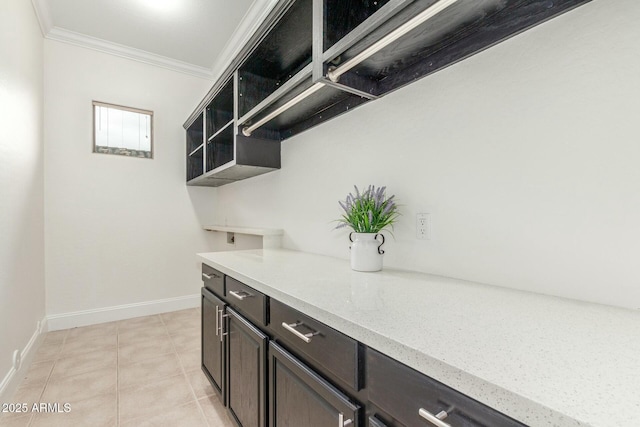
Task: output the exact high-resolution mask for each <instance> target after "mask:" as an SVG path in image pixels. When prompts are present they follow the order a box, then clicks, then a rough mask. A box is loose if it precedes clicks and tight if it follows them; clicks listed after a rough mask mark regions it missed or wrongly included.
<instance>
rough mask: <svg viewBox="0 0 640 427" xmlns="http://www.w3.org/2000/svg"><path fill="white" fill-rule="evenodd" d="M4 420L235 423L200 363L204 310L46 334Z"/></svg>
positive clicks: (228, 426) (190, 426)
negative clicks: (42, 407) (48, 406)
mask: <svg viewBox="0 0 640 427" xmlns="http://www.w3.org/2000/svg"><path fill="white" fill-rule="evenodd" d="M13 402H14V403H26V404H27V406H28V408H29V409H31V408H32V407H33V403H34V402H44V403H58V404H59V407H60V410H61V411H62V410H63V408H64V407H63V405H64V404H65V403H69V404H70V411H69V412H67V413H64V412H60V413H56V412H54V413H51V412H49V413H46V412H29V413H27V414H24V413H23V414H17V413H13V414H7V413H5V414H2V416H1V417H0V426H2V427H5V426H7V427H8V426H11V427H14V426H15V427H18V426H19V427H26V426H34V427H40V426H46V427H56V426H73V427H78V426H91V427H99V426H123V427H125V426H126V427H129V426H168V427H169V426H170V427H174V426H186V427H199V426H202V427H207V426H209V427H232V426H234V424H233V423H232V422H231V420H230V418H229V416H228V414H227V411H226V410H225V408H224V407H223V406H222V404H221V403H220V400H219V399H218V396H217V394H215V393H214V391H213V388H212V387H211V385H210V384H209V382H208V381H207V379H206V377H205V376H204V374H203V373H202V371H201V369H200V309H198V308H194V309H190V310H181V311H174V312H171V313H164V314H160V315H154V316H146V317H138V318H135V319H129V320H122V321H119V322H110V323H103V324H99V325H93V326H86V327H82V328H74V329H67V330H63V331H55V332H49V333H47V335H46V337H45V339H44V342H43V343H42V345H41V346H40V348H39V349H38V352H37V353H36V356H35V358H34V361H33V363H32V365H31V367H30V369H29V371H28V372H27V375H26V377H25V378H24V380H23V382H22V384H21V385H20V388H19V389H18V390H17V391H16V394H15V395H14V397H13Z"/></svg>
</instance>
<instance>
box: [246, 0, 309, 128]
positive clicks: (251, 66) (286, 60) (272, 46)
mask: <svg viewBox="0 0 640 427" xmlns="http://www.w3.org/2000/svg"><path fill="white" fill-rule="evenodd" d="M289 3H290V5H289V7H288V8H287V9H286V11H285V12H284V13H282V16H281V17H280V18H279V19H278V21H277V22H276V23H275V25H274V26H273V28H271V29H270V31H269V32H268V34H267V35H266V36H265V37H264V39H263V40H262V41H261V42H260V43H259V44H258V45H257V46H256V48H255V50H254V51H253V52H252V53H251V54H250V55H249V57H248V58H247V59H246V60H245V62H244V64H242V65H241V66H240V68H239V69H238V116H239V117H240V118H241V120H243V119H242V118H243V117H246V116H247V115H248V114H251V113H252V110H255V109H256V107H258V110H259V109H260V107H259V106H260V104H261V103H262V102H263V101H265V99H266V98H268V97H269V96H270V95H272V94H273V93H275V92H277V91H278V90H279V89H280V88H281V87H282V86H283V85H285V84H286V83H287V82H288V81H289V80H291V79H292V78H294V77H296V75H297V74H298V73H300V72H303V70H305V69H306V68H307V65H309V64H311V46H312V42H313V33H312V4H313V0H297V1H295V2H289ZM305 72H306V73H307V74H308V75H310V72H308V71H304V72H303V73H305ZM253 114H255V112H253Z"/></svg>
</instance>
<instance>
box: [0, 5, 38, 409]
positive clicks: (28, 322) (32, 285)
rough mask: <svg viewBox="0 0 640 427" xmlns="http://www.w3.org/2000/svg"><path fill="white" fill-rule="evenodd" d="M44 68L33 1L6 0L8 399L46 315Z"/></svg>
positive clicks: (2, 90) (0, 111)
mask: <svg viewBox="0 0 640 427" xmlns="http://www.w3.org/2000/svg"><path fill="white" fill-rule="evenodd" d="M42 70H43V68H42V34H41V33H40V28H39V26H38V21H37V20H36V17H35V14H34V11H33V8H32V6H31V2H28V1H24V0H3V1H1V2H0V401H4V402H6V401H7V400H4V399H3V393H6V394H7V396H8V395H9V394H10V393H11V390H10V388H12V387H11V383H10V380H11V378H13V377H14V376H15V375H13V374H14V373H13V371H12V354H13V351H14V350H21V351H24V350H25V348H26V347H27V346H28V344H29V343H30V340H31V338H32V337H33V336H35V333H36V323H37V322H38V321H41V320H43V319H44V315H45V302H44V301H45V286H44V195H43V192H44V190H43V145H42V144H43V138H42V105H43V100H42V72H43V71H42ZM25 357H26V355H25ZM3 378H4V380H3ZM16 384H17V383H14V385H16Z"/></svg>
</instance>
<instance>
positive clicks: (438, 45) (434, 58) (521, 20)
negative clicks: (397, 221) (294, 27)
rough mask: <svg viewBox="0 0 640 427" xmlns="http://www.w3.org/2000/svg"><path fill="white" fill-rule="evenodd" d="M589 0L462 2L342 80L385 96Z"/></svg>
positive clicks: (378, 32)
mask: <svg viewBox="0 0 640 427" xmlns="http://www.w3.org/2000/svg"><path fill="white" fill-rule="evenodd" d="M587 1H589V0H556V1H549V0H459V1H458V2H457V3H455V4H453V5H452V6H450V7H449V8H447V9H445V10H444V11H443V12H441V13H439V14H438V15H436V16H434V17H433V18H431V19H429V20H428V21H426V22H425V23H423V24H421V25H420V26H418V27H417V28H415V29H414V30H412V31H411V32H410V33H408V34H406V35H405V36H403V37H402V38H400V39H399V40H397V41H395V42H393V43H391V44H390V45H388V46H387V47H385V48H384V49H383V50H381V51H380V52H378V53H376V54H374V55H373V56H371V57H369V58H368V59H366V60H364V61H363V62H362V63H360V64H359V65H358V66H356V67H355V68H353V69H352V70H351V71H349V72H348V73H346V74H344V75H343V76H342V78H341V82H344V83H345V84H349V85H350V86H353V87H355V88H357V89H358V90H361V91H363V92H366V93H370V94H372V95H376V96H381V95H384V94H385V93H387V92H389V91H391V90H394V89H397V88H399V87H402V86H404V85H406V84H408V83H411V82H413V81H415V80H417V79H419V78H421V77H424V76H426V75H428V74H431V73H433V72H435V71H437V70H439V69H442V68H444V67H446V66H448V65H451V64H453V63H455V62H457V61H460V60H462V59H464V58H466V57H468V56H470V55H472V54H474V53H477V52H480V51H482V50H484V49H486V48H488V47H490V46H493V45H494V44H496V43H498V42H500V41H502V40H505V39H507V38H508V37H511V36H513V35H515V34H518V33H520V32H522V31H524V30H526V29H528V28H530V27H532V26H534V25H536V24H539V23H542V22H544V21H546V20H548V19H550V18H552V17H554V16H556V15H558V14H560V13H563V12H565V11H567V10H570V9H572V8H574V7H576V6H578V5H580V4H582V3H586V2H587ZM433 3H435V0H423V1H416V2H414V3H412V4H410V5H409V6H407V7H406V8H404V9H403V10H402V11H400V12H398V13H397V14H396V15H395V16H394V17H393V18H391V19H390V20H389V21H387V22H385V23H384V24H382V25H381V26H379V27H378V28H376V29H375V30H374V31H373V32H371V33H370V34H368V35H367V36H366V37H364V38H363V39H362V40H360V41H359V42H358V43H356V44H355V45H354V46H352V47H351V48H349V49H348V50H346V51H345V52H343V53H342V54H341V55H339V56H337V57H336V58H333V59H332V60H331V61H329V64H328V65H333V66H338V67H339V65H340V64H341V63H344V62H345V61H347V60H348V59H350V58H352V57H354V56H355V55H357V54H358V53H360V52H362V51H363V50H364V49H365V48H367V47H368V46H370V45H371V44H373V43H374V42H376V41H377V40H379V39H381V38H382V37H384V36H385V35H386V34H388V33H390V32H391V31H392V30H393V29H395V28H396V27H398V26H399V25H401V24H402V23H403V22H406V21H408V20H409V19H411V18H412V17H414V16H416V15H417V14H419V13H420V12H422V11H423V10H424V9H426V8H427V7H429V6H430V5H432V4H433Z"/></svg>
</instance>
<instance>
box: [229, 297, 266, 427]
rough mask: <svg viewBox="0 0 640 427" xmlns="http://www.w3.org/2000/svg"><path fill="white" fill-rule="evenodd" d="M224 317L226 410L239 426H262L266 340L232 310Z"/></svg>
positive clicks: (264, 424)
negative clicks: (227, 407)
mask: <svg viewBox="0 0 640 427" xmlns="http://www.w3.org/2000/svg"><path fill="white" fill-rule="evenodd" d="M227 314H228V315H229V316H228V317H227V319H228V325H227V326H228V327H227V341H228V354H227V357H228V359H227V360H228V361H229V363H228V366H229V390H228V399H229V400H228V402H229V403H228V406H229V410H230V411H231V414H232V415H233V416H234V418H235V419H236V421H237V422H238V425H239V426H240V427H264V426H266V416H265V406H266V398H265V393H266V379H265V376H266V370H265V365H266V357H267V353H266V351H267V340H268V337H267V336H266V335H265V334H263V333H262V332H260V331H259V330H258V329H257V328H256V327H255V326H253V325H252V324H251V323H249V321H247V320H246V319H245V318H243V317H242V316H241V315H239V314H238V313H237V312H235V311H234V310H233V309H231V308H229V309H227Z"/></svg>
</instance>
